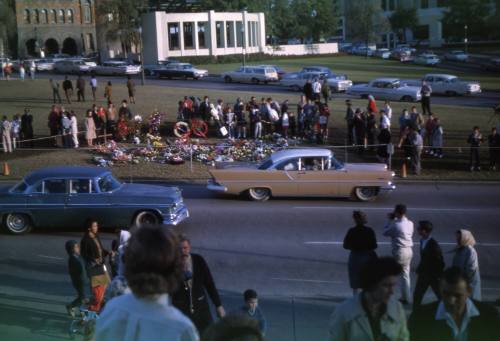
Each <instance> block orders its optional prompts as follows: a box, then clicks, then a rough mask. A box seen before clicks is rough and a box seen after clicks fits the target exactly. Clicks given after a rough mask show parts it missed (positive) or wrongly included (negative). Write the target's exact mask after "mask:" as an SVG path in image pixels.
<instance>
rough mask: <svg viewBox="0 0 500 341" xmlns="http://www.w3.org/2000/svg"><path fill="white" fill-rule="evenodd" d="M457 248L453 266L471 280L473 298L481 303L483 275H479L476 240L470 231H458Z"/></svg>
mask: <svg viewBox="0 0 500 341" xmlns="http://www.w3.org/2000/svg"><path fill="white" fill-rule="evenodd" d="M456 238H457V248H456V249H455V255H454V256H453V263H452V265H453V266H455V267H457V268H460V270H462V272H463V273H464V274H465V276H466V277H467V279H468V280H469V284H470V286H471V288H472V296H471V298H472V299H474V300H476V301H481V274H480V273H479V259H478V257H477V252H476V249H475V248H474V245H476V240H475V239H474V236H473V235H472V233H471V232H470V231H468V230H463V229H462V230H458V231H457V232H456Z"/></svg>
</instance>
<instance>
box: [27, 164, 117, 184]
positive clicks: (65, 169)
mask: <svg viewBox="0 0 500 341" xmlns="http://www.w3.org/2000/svg"><path fill="white" fill-rule="evenodd" d="M110 172H111V171H110V170H109V169H107V168H103V167H95V166H55V167H46V168H41V169H37V170H35V171H33V172H32V173H30V174H29V175H27V176H26V177H25V178H24V181H25V182H26V183H27V184H28V185H33V184H35V183H37V182H38V181H40V180H41V179H44V178H76V177H82V178H94V177H97V176H103V175H105V174H108V173H110Z"/></svg>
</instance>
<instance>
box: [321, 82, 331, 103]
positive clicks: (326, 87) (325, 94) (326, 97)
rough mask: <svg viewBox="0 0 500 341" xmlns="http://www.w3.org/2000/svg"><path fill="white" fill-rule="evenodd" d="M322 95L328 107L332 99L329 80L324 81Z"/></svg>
mask: <svg viewBox="0 0 500 341" xmlns="http://www.w3.org/2000/svg"><path fill="white" fill-rule="evenodd" d="M321 95H322V96H323V101H324V102H325V104H326V105H328V100H329V99H330V95H331V93H330V86H329V85H328V79H326V78H325V79H323V83H322V84H321Z"/></svg>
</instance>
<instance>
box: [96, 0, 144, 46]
mask: <svg viewBox="0 0 500 341" xmlns="http://www.w3.org/2000/svg"><path fill="white" fill-rule="evenodd" d="M147 8H148V1H146V0H105V1H102V2H101V3H100V5H99V7H98V9H97V11H99V13H101V14H105V15H101V19H102V20H103V24H105V27H106V30H107V33H106V39H111V40H112V39H119V40H120V42H121V44H122V46H123V51H124V52H125V54H128V53H129V52H130V50H131V46H132V45H137V44H138V43H139V39H140V37H139V33H138V28H139V27H140V25H141V15H142V13H143V12H146V10H147Z"/></svg>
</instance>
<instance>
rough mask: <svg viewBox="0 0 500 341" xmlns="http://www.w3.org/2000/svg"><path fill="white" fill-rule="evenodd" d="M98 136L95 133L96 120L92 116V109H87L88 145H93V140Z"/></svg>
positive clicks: (86, 128)
mask: <svg viewBox="0 0 500 341" xmlns="http://www.w3.org/2000/svg"><path fill="white" fill-rule="evenodd" d="M96 137H97V135H96V133H95V122H94V118H93V117H92V110H88V111H87V117H86V118H85V138H86V139H87V145H88V146H89V147H91V146H92V145H93V140H94V139H95V138H96Z"/></svg>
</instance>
